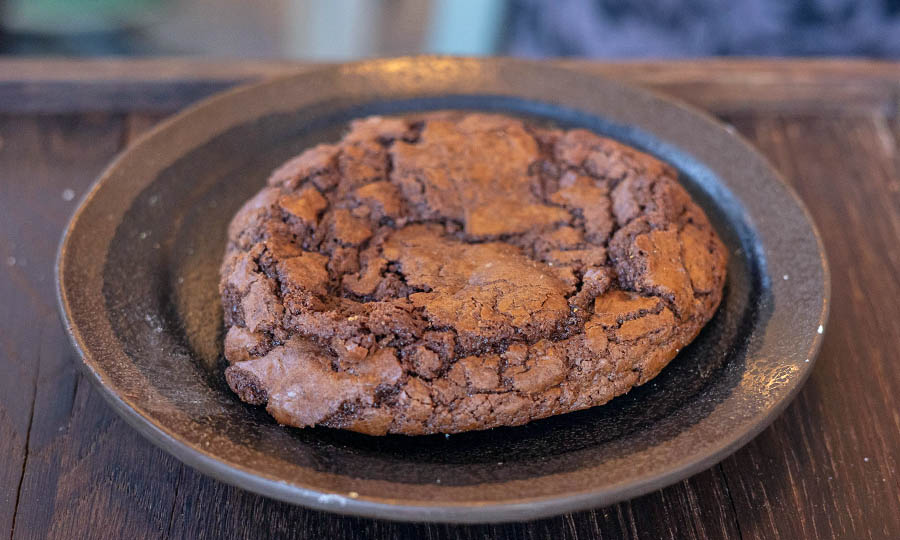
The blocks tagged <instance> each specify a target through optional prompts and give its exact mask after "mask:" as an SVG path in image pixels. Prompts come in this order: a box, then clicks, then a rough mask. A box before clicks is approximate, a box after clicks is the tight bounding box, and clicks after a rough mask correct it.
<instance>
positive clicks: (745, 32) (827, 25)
mask: <svg viewBox="0 0 900 540" xmlns="http://www.w3.org/2000/svg"><path fill="white" fill-rule="evenodd" d="M508 16H509V24H508V26H507V36H506V43H505V52H506V53H507V54H511V55H516V56H534V57H542V56H588V57H594V58H629V57H655V58H678V57H688V56H709V55H760V56H772V55H777V56H819V55H845V56H871V57H882V58H897V57H900V0H857V1H854V0H798V1H790V0H736V1H727V0H555V1H547V0H512V2H511V4H510V9H509V11H508Z"/></svg>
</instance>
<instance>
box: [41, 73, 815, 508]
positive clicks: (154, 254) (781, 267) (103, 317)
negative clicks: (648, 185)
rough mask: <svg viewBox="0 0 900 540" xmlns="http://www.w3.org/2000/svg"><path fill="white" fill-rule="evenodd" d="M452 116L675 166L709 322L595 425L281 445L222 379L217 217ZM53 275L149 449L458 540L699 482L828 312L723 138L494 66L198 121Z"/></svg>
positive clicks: (757, 167)
mask: <svg viewBox="0 0 900 540" xmlns="http://www.w3.org/2000/svg"><path fill="white" fill-rule="evenodd" d="M448 108H449V109H466V110H483V111H496V112H504V113H508V114H513V115H518V116H523V117H528V118H531V119H533V120H534V121H536V122H544V123H549V124H556V125H560V126H563V127H576V126H577V127H585V128H588V129H591V130H594V131H596V132H598V133H601V134H604V135H608V136H611V137H613V138H616V139H619V140H621V141H624V142H626V143H628V144H632V145H634V146H636V147H638V148H641V149H644V150H646V151H648V152H650V153H652V154H654V155H656V156H658V157H660V158H662V159H664V160H666V161H668V162H669V163H672V164H673V165H675V166H676V168H677V169H678V170H679V172H680V174H681V181H682V183H683V184H684V185H685V186H686V187H687V188H688V190H689V191H690V192H691V193H692V195H693V196H694V198H695V200H697V201H698V203H700V204H701V206H702V207H703V208H704V209H705V210H706V212H707V213H708V215H709V216H710V218H711V219H712V221H713V223H714V225H715V226H716V228H717V230H718V231H719V234H720V236H721V237H722V239H723V240H724V241H725V243H726V244H727V246H728V248H729V250H730V253H731V259H730V263H729V268H728V272H729V274H728V282H727V285H726V291H725V298H724V300H723V303H722V306H721V308H720V309H719V311H718V313H717V314H716V316H715V317H714V319H713V320H712V321H711V322H710V323H709V325H707V327H706V328H705V329H704V330H703V331H702V332H701V334H700V336H699V337H698V338H697V340H696V341H695V342H694V343H693V344H692V345H691V346H690V347H688V348H686V349H685V350H683V351H682V352H681V354H680V355H679V356H678V357H677V358H676V359H675V360H674V361H673V362H672V363H671V364H670V365H669V366H668V367H667V368H666V369H665V370H664V371H663V373H662V374H661V375H660V376H659V377H657V378H656V379H655V380H653V381H651V382H650V383H648V384H647V385H645V386H642V387H639V388H635V389H634V390H632V391H631V392H630V393H629V394H627V395H626V396H623V397H620V398H617V399H616V400H614V401H612V402H611V403H609V404H608V405H606V406H603V407H598V408H594V409H591V410H588V411H582V412H578V413H572V414H568V415H564V416H560V417H555V418H549V419H546V420H541V421H538V422H534V423H532V424H530V425H527V426H523V427H518V428H501V429H495V430H490V431H485V432H477V433H469V434H462V435H454V436H451V437H449V438H447V437H443V436H429V437H414V438H410V437H403V436H388V437H380V438H379V437H368V436H365V435H358V434H353V433H345V432H341V431H336V430H330V429H326V428H316V429H306V430H298V429H288V428H282V427H279V426H278V425H277V424H276V423H275V422H274V421H273V420H272V419H271V418H270V417H269V416H268V415H267V414H266V413H265V412H264V411H263V410H261V409H258V408H254V407H251V406H248V405H245V404H243V403H241V402H240V401H238V400H237V398H236V397H235V396H234V395H233V394H232V393H231V392H230V391H229V389H228V387H227V386H226V384H225V383H224V377H223V376H222V364H221V359H220V356H221V348H222V313H221V307H220V305H219V298H218V292H217V281H218V268H219V263H220V260H221V257H222V253H223V250H224V242H225V230H226V226H227V224H228V222H229V220H230V218H231V216H232V215H233V214H234V212H235V211H236V210H237V208H238V207H239V206H240V205H241V203H242V202H243V201H244V200H246V199H247V198H248V197H250V196H251V195H253V194H254V193H255V192H256V191H257V190H259V189H260V187H261V186H262V185H263V184H264V183H265V179H266V177H267V176H268V174H269V172H270V171H271V169H272V168H274V167H275V166H277V165H278V164H280V163H281V162H282V161H284V160H285V159H287V158H288V157H290V156H292V155H294V154H296V153H299V152H300V151H301V150H302V149H304V148H306V147H308V146H310V145H313V144H315V143H319V142H325V141H335V140H337V139H338V138H339V137H340V135H341V132H342V130H343V129H344V127H345V126H346V124H347V122H348V121H349V120H350V119H352V118H356V117H361V116H367V115H371V114H393V113H402V112H406V111H422V110H430V109H448ZM57 266H58V271H57V279H58V288H59V297H60V305H61V309H62V312H63V318H64V321H65V323H66V325H67V328H68V330H69V331H70V333H71V336H72V341H73V343H74V345H75V347H76V348H77V350H78V351H79V353H80V354H81V356H82V358H83V367H84V368H85V370H86V372H87V373H88V374H89V378H91V380H92V381H93V382H94V383H96V384H97V386H98V387H99V388H100V389H101V391H102V393H103V394H104V395H105V396H106V398H107V399H108V400H109V402H110V403H111V404H112V405H113V407H114V408H115V409H116V410H117V411H118V412H119V413H120V414H121V415H122V416H123V417H124V418H125V419H126V420H128V421H129V422H130V423H131V425H133V426H134V427H135V428H136V429H138V430H139V431H140V432H141V433H143V434H144V435H145V436H147V438H149V439H150V440H152V441H153V442H154V443H156V444H158V445H159V446H161V447H162V448H164V449H165V450H167V451H169V452H171V453H172V454H174V455H175V456H177V457H178V458H180V459H181V460H183V461H184V462H186V463H188V464H189V465H192V466H194V467H196V468H197V469H199V470H201V471H204V472H206V473H208V474H210V475H212V476H214V477H216V478H218V479H220V480H223V481H225V482H229V483H232V484H235V485H237V486H240V487H243V488H246V489H249V490H252V491H256V492H258V493H261V494H264V495H267V496H270V497H274V498H278V499H282V500H285V501H290V502H294V503H298V504H302V505H306V506H310V507H314V508H319V509H324V510H329V511H335V512H343V513H352V514H360V515H367V516H374V517H383V518H389V519H405V520H437V521H453V522H480V521H506V520H521V519H531V518H535V517H540V516H545V515H551V514H555V513H559V512H563V511H569V510H576V509H582V508H587V507H593V506H600V505H605V504H610V503H613V502H616V501H619V500H622V499H625V498H629V497H633V496H636V495H639V494H642V493H645V492H648V491H651V490H654V489H657V488H659V487H662V486H665V485H668V484H671V483H673V482H676V481H678V480H681V479H683V478H685V477H687V476H689V475H691V474H693V473H696V472H698V471H700V470H702V469H704V468H706V467H709V466H710V465H712V464H714V463H715V462H717V461H719V460H720V459H722V458H723V457H725V456H726V455H728V454H729V453H731V452H733V451H734V450H736V449H737V448H738V447H740V446H741V445H743V444H744V443H746V442H747V441H748V440H749V439H750V438H752V437H753V436H754V435H756V434H757V433H758V432H759V431H760V430H762V429H763V428H764V427H765V426H766V425H768V424H769V422H771V421H772V420H773V419H774V417H775V416H777V415H778V414H779V413H780V412H781V411H782V410H783V409H784V407H785V406H786V405H787V403H788V402H789V401H790V399H791V398H792V397H793V396H794V395H795V394H796V393H797V391H798V390H799V388H800V386H801V385H802V384H803V382H804V381H805V380H806V377H807V376H808V374H809V372H810V370H811V369H812V365H813V360H814V357H815V354H816V352H817V350H818V348H819V345H820V343H821V339H822V335H821V334H822V332H823V330H824V325H825V322H826V318H827V312H828V298H829V276H828V268H827V263H826V260H825V255H824V252H823V250H822V245H821V242H820V241H819V239H818V235H817V233H816V231H815V227H814V225H813V224H812V222H811V221H810V218H809V215H808V213H807V212H806V210H805V208H804V207H803V205H802V203H801V202H800V201H799V200H798V199H797V197H796V196H795V194H794V193H793V192H792V191H791V190H790V189H789V188H788V187H786V186H785V184H784V183H783V182H782V181H781V180H780V179H779V177H778V175H777V173H776V172H775V171H773V170H772V168H771V167H770V166H769V165H768V164H767V163H766V161H765V160H764V159H763V158H762V157H761V156H760V155H759V154H758V153H757V152H756V151H754V150H753V149H752V148H751V147H749V146H748V144H747V143H745V142H744V141H743V140H741V139H740V138H738V137H737V136H735V135H734V134H733V132H732V131H729V130H728V129H727V128H726V127H725V126H723V125H721V124H719V123H717V122H716V121H714V120H712V119H711V118H709V117H707V116H705V115H703V114H702V113H699V112H697V111H694V110H692V109H689V108H687V107H685V106H682V105H679V104H676V103H672V102H670V101H667V100H665V99H662V98H659V97H655V96H653V95H651V94H649V93H647V92H645V91H642V90H637V89H634V88H629V87H626V86H623V85H620V84H619V83H616V82H613V81H609V80H606V79H603V78H599V77H596V76H591V75H586V74H584V73H579V72H575V71H570V70H566V69H562V68H555V67H552V66H550V65H548V64H543V63H536V62H528V61H516V60H499V59H497V60H472V59H451V58H427V57H426V58H403V59H389V60H376V61H369V62H363V63H356V64H346V65H342V66H336V67H328V68H323V69H321V70H318V71H314V72H306V73H303V74H298V75H296V76H290V77H286V78H281V79H277V80H272V81H268V82H265V83H261V84H258V85H254V86H250V87H245V88H241V89H237V90H233V91H230V92H227V93H225V94H223V95H220V96H218V97H215V98H212V99H210V100H207V101H204V102H203V103H201V104H199V105H197V106H195V107H192V108H190V109H189V110H187V111H185V112H184V113H181V114H179V115H178V116H176V117H174V118H173V119H171V120H168V121H166V122H164V123H163V124H162V125H160V126H159V127H158V128H156V129H154V130H153V131H152V132H151V133H150V134H148V135H147V136H145V137H143V138H142V139H141V140H140V141H139V142H138V143H137V144H135V145H134V146H132V147H130V148H129V149H128V150H127V151H126V152H125V153H124V154H123V155H121V156H120V157H119V158H118V159H117V160H116V161H115V162H114V163H113V164H112V165H111V166H110V167H109V168H108V169H107V170H106V172H105V173H104V174H103V175H102V177H101V178H100V179H99V180H98V182H97V183H96V185H95V186H94V188H93V189H92V190H91V191H90V192H89V193H88V195H87V196H86V197H85V199H84V201H83V202H82V204H81V206H80V208H79V209H78V210H77V212H76V214H75V216H74V217H73V219H72V222H71V223H70V225H69V227H68V229H67V230H66V234H65V237H64V238H63V241H62V244H61V246H60V251H59V258H58V261H57ZM785 275H788V276H790V279H784V278H783V276H785Z"/></svg>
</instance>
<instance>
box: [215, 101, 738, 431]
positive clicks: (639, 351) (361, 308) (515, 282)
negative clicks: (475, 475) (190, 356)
mask: <svg viewBox="0 0 900 540" xmlns="http://www.w3.org/2000/svg"><path fill="white" fill-rule="evenodd" d="M676 177H677V175H676V173H675V171H674V170H673V169H672V168H671V167H669V166H668V165H666V164H665V163H662V162H660V161H658V160H657V159H655V158H653V157H651V156H649V155H646V154H643V153H641V152H638V151H636V150H634V149H633V148H630V147H628V146H624V145H622V144H620V143H617V142H615V141H613V140H610V139H607V138H603V137H600V136H597V135H595V134H593V133H590V132H588V131H584V130H571V131H561V130H557V129H544V128H538V127H534V126H530V125H528V124H525V123H523V122H522V121H520V120H517V119H513V118H508V117H504V116H499V115H485V114H462V113H451V112H441V113H432V114H428V115H423V116H419V117H407V118H380V117H371V118H366V119H364V120H359V121H356V122H354V123H353V124H352V125H351V127H350V132H349V133H348V134H347V135H346V136H345V137H344V138H343V139H342V140H341V141H340V142H339V143H337V144H322V145H319V146H316V147H315V148H311V149H309V150H307V151H306V152H304V153H302V154H301V155H299V156H297V157H295V158H294V159H292V160H290V161H288V162H287V163H285V164H284V165H283V166H281V167H280V168H279V169H277V170H276V171H275V172H274V173H273V174H272V176H271V177H270V178H269V181H268V187H266V188H264V189H263V190H262V191H261V192H259V194H257V195H256V196H255V197H254V198H253V199H251V200H250V201H248V202H247V203H246V204H245V205H244V207H243V208H242V209H241V210H240V211H239V212H238V214H237V215H236V216H235V217H234V220H233V221H232V223H231V226H230V229H229V234H228V247H227V251H226V255H225V261H224V263H223V264H222V281H221V293H222V301H223V304H224V310H225V324H226V326H227V328H228V333H227V336H226V338H225V357H226V358H227V359H228V362H229V363H230V364H231V365H230V366H229V367H228V368H227V369H226V371H225V376H226V378H227V381H228V384H229V385H230V386H231V388H232V389H233V390H234V391H235V393H237V395H238V396H239V397H240V398H241V399H242V400H244V401H246V402H247V403H252V404H255V405H265V406H266V409H267V410H268V412H269V413H270V414H271V415H272V416H274V417H275V419H276V420H277V421H278V422H280V423H282V424H287V425H292V426H301V427H302V426H312V425H326V426H332V427H337V428H344V429H350V430H353V431H359V432H362V433H369V434H374V435H380V434H385V433H405V434H410V435H414V434H425V433H454V432H460V431H467V430H474V429H484V428H489V427H494V426H501V425H519V424H524V423H526V422H528V421H530V420H534V419H537V418H544V417H547V416H551V415H554V414H560V413H565V412H569V411H574V410H578V409H584V408H587V407H593V406H595V405H600V404H603V403H606V402H607V401H609V400H610V399H612V398H613V397H615V396H617V395H620V394H623V393H625V392H627V391H628V390H629V389H630V388H632V387H633V386H635V385H639V384H643V383H645V382H647V381H648V380H650V379H652V378H653V377H654V376H656V375H657V374H658V373H659V372H660V370H661V369H662V368H663V367H664V366H665V365H666V364H667V363H668V362H669V361H670V360H671V359H672V358H673V357H674V356H675V355H676V354H677V352H678V351H679V350H680V349H681V348H682V347H684V346H685V345H687V344H688V343H689V342H690V341H691V340H692V339H693V338H694V337H695V336H696V335H697V333H698V332H699V331H700V329H701V328H702V327H703V325H704V324H706V322H707V321H709V319H710V318H711V317H712V315H713V313H714V312H715V310H716V307H717V306H718V304H719V301H720V300H721V298H722V288H723V285H724V282H725V264H726V253H725V248H724V246H723V245H722V243H721V242H720V240H719V238H718V237H717V236H716V233H715V231H714V230H713V229H712V227H711V226H710V223H709V221H708V220H707V218H706V216H705V215H704V214H703V212H702V211H701V210H700V208H698V207H697V205H696V204H694V203H693V202H692V201H691V199H690V197H689V196H688V194H687V193H686V192H685V190H684V189H683V188H682V187H681V186H680V185H679V184H678V182H677V181H676Z"/></svg>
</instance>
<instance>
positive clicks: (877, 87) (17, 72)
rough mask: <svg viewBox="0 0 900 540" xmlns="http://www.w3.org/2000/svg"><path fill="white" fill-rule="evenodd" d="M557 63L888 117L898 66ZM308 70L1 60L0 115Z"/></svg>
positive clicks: (120, 101) (156, 107)
mask: <svg viewBox="0 0 900 540" xmlns="http://www.w3.org/2000/svg"><path fill="white" fill-rule="evenodd" d="M557 63H558V64H559V65H562V66H566V67H569V68H572V69H580V70H583V71H587V72H590V73H596V74H598V75H605V76H607V77H611V78H615V79H619V80H622V81H626V82H630V83H633V84H638V85H641V86H645V87H647V88H650V89H652V90H656V91H659V92H662V93H665V94H668V95H670V96H674V97H677V98H679V99H682V100H684V101H686V102H688V103H692V104H694V105H696V106H698V107H701V108H704V109H706V110H708V111H710V112H713V113H716V114H732V113H736V112H740V111H746V110H748V109H752V110H754V111H757V112H778V113H781V112H790V113H797V112H800V111H805V112H808V113H814V114H823V113H831V114H865V113H875V114H882V115H894V114H895V113H896V110H897V98H898V95H900V82H898V81H900V65H898V64H895V63H887V62H875V61H855V62H846V61H839V60H804V61H793V62H790V63H787V62H780V61H777V60H762V59H760V60H751V59H745V60H703V61H696V60H684V61H678V62H653V61H644V62H619V63H597V62H591V61H585V60H559V61H557ZM315 67H316V64H311V63H309V62H297V61H285V60H279V61H266V62H261V61H246V60H243V61H234V60H229V61H223V60H219V61H210V60H196V59H193V60H192V59H174V58H173V59H143V60H110V59H104V60H19V59H12V60H0V112H30V113H36V112H40V113H73V112H84V111H96V110H99V111H105V112H110V111H118V112H131V111H162V112H172V111H175V110H177V109H180V108H182V107H184V106H185V105H188V104H190V103H193V102H194V101H196V100H198V99H200V98H202V97H206V96H208V95H210V94H212V93H215V92H218V91H220V90H224V89H226V88H229V87H232V86H234V85H237V84H240V83H245V82H252V81H258V80H261V79H264V78H267V77H274V76H279V75H285V74H288V73H296V72H300V71H306V70H309V69H313V68H315Z"/></svg>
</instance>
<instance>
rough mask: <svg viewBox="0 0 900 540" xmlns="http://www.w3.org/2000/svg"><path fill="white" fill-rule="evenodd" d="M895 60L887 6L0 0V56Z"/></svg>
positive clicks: (894, 20) (631, 0) (868, 1)
mask: <svg viewBox="0 0 900 540" xmlns="http://www.w3.org/2000/svg"><path fill="white" fill-rule="evenodd" d="M417 53H447V54H463V55H498V54H499V55H513V56H528V57H545V56H584V57H595V58H677V57H694V56H715V55H755V56H772V55H775V56H818V55H844V56H867V57H875V58H896V57H900V0H857V1H852V0H796V1H792V0H735V1H727V0H430V1H429V0H258V1H248V0H0V54H5V55H66V56H99V55H141V56H147V55H199V56H214V57H228V58H302V59H313V60H347V59H353V58H363V57H369V56H388V55H401V54H417Z"/></svg>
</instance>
